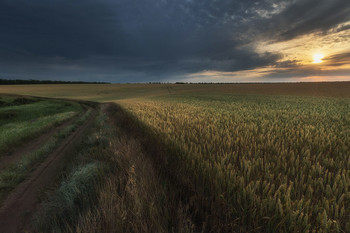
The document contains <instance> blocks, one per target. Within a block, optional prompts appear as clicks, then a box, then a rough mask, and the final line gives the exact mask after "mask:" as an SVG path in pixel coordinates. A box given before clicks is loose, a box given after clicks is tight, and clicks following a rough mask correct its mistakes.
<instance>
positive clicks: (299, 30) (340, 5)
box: [268, 0, 350, 40]
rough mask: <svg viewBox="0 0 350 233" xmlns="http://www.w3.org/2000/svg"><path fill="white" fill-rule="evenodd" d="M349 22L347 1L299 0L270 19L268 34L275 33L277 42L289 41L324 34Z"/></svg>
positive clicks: (349, 15) (349, 8)
mask: <svg viewBox="0 0 350 233" xmlns="http://www.w3.org/2000/svg"><path fill="white" fill-rule="evenodd" d="M349 20H350V1H348V0H304V1H300V0H299V1H295V2H294V3H292V4H290V5H289V6H288V7H287V8H286V9H285V10H284V11H282V12H281V13H280V14H278V15H276V16H274V17H273V18H271V20H270V30H269V31H268V32H269V33H275V36H277V39H278V40H289V39H293V38H295V37H297V36H300V35H304V34H309V33H313V32H319V33H325V32H327V31H328V30H329V29H331V28H333V27H334V26H336V25H339V24H340V23H344V22H347V21H349ZM270 36H273V35H270Z"/></svg>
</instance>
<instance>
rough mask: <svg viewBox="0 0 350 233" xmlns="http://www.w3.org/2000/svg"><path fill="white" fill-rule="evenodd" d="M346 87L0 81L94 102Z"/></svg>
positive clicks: (308, 92) (315, 92)
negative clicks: (34, 83)
mask: <svg viewBox="0 0 350 233" xmlns="http://www.w3.org/2000/svg"><path fill="white" fill-rule="evenodd" d="M349 90H350V82H333V83H277V84H96V85H95V84H74V85H69V84H57V85H9V86H7V85H6V86H5V85H4V86H1V85H0V93H10V94H21V95H33V96H43V97H52V98H55V97H59V98H71V99H82V100H91V101H98V102H103V101H114V100H120V99H130V98H148V97H152V96H163V95H169V94H171V95H172V94H182V93H198V94H253V95H296V96H328V97H350V91H349Z"/></svg>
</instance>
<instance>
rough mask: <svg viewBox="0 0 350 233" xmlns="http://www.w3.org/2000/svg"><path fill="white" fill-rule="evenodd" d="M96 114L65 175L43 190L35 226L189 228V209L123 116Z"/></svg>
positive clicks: (129, 229)
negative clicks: (125, 126)
mask: <svg viewBox="0 0 350 233" xmlns="http://www.w3.org/2000/svg"><path fill="white" fill-rule="evenodd" d="M110 116H112V117H115V116H114V115H110ZM97 119H98V120H97V124H96V125H95V127H94V129H93V130H92V131H91V132H90V134H89V135H86V139H84V140H83V141H84V144H83V145H81V146H80V148H78V149H77V151H76V154H75V156H74V159H72V160H71V161H69V164H67V165H66V167H68V168H67V171H66V173H67V175H66V176H65V177H64V178H63V179H62V180H61V183H60V185H59V186H58V187H57V188H56V189H55V190H54V191H52V192H51V193H50V194H48V195H47V200H46V202H45V204H44V208H43V209H42V210H41V211H40V212H39V213H38V215H37V216H36V220H35V221H34V228H35V232H193V231H194V230H195V227H194V224H193V223H192V221H191V218H190V217H189V215H188V213H189V209H188V208H187V207H186V206H185V205H183V204H182V202H181V200H180V199H179V198H178V197H177V196H175V195H173V193H172V187H171V186H169V182H168V180H166V179H163V177H161V174H160V173H159V172H158V170H157V169H155V166H154V163H153V160H152V159H151V158H150V156H149V155H148V154H146V153H145V151H144V150H143V146H142V144H141V142H140V140H139V139H138V138H134V137H133V135H129V134H128V133H126V132H125V131H124V129H123V128H121V124H122V123H123V122H119V123H117V124H113V123H111V122H109V121H108V122H107V119H106V116H105V115H104V114H101V115H100V116H99V117H98V118H97Z"/></svg>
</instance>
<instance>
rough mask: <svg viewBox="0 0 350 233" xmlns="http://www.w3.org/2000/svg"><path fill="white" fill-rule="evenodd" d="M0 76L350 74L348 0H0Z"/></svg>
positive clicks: (133, 78)
mask: <svg viewBox="0 0 350 233" xmlns="http://www.w3.org/2000/svg"><path fill="white" fill-rule="evenodd" d="M0 33H1V34H0V78H5V79H49V80H74V81H106V82H112V83H125V82H130V83H133V82H176V81H185V82H300V81H350V1H349V0H288V1H283V0H279V1H278V0H147V1H146V0H95V1H93V0H30V1H28V0H0Z"/></svg>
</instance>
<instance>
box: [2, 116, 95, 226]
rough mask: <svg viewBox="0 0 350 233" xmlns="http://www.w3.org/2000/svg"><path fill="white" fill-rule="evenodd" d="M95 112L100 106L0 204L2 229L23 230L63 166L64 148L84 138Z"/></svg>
mask: <svg viewBox="0 0 350 233" xmlns="http://www.w3.org/2000/svg"><path fill="white" fill-rule="evenodd" d="M96 115H97V110H93V111H92V112H91V114H90V116H89V118H88V119H87V120H86V121H85V122H84V124H83V125H81V126H80V127H79V128H78V129H77V130H76V131H74V132H73V133H72V134H71V135H70V136H69V137H68V138H67V139H65V140H64V141H63V142H62V143H61V145H59V147H58V148H57V149H56V150H55V151H54V152H52V153H51V154H50V155H49V156H48V157H47V159H46V160H45V161H44V162H43V163H41V164H40V165H39V167H38V168H37V169H36V170H35V171H34V172H33V173H32V174H31V175H30V176H29V178H28V179H27V180H26V181H24V182H22V183H21V184H19V185H18V186H17V187H16V188H15V189H14V190H13V191H12V192H11V194H10V195H9V197H8V198H7V199H6V200H5V202H4V203H3V205H2V207H1V208H0V232H4V233H13V232H23V231H22V230H23V229H24V227H25V226H27V225H28V224H29V222H30V219H31V217H32V214H33V213H34V212H35V210H36V209H37V208H38V206H39V204H40V203H39V202H38V194H39V193H40V191H41V190H42V189H43V188H44V187H45V186H47V185H48V184H50V183H51V182H52V181H53V180H54V178H55V176H56V174H57V172H58V171H59V169H60V168H62V161H63V158H64V154H65V152H66V151H67V150H69V149H70V148H72V147H73V146H74V145H75V144H76V143H77V142H78V141H79V140H80V139H81V137H82V136H83V133H84V132H85V130H86V129H88V128H89V127H90V126H91V125H92V123H93V121H94V119H95V116H96Z"/></svg>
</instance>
